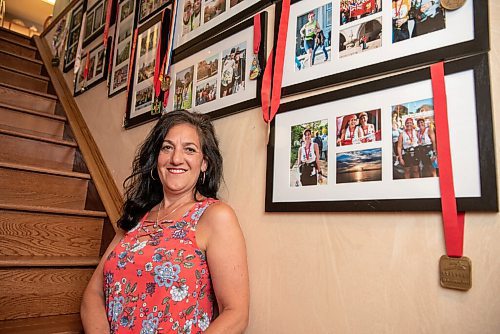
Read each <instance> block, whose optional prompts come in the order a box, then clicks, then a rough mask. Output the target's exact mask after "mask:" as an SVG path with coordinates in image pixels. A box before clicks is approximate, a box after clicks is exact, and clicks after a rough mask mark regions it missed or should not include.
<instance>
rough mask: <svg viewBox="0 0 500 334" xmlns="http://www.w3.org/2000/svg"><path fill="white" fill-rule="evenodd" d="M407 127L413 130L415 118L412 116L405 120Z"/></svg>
mask: <svg viewBox="0 0 500 334" xmlns="http://www.w3.org/2000/svg"><path fill="white" fill-rule="evenodd" d="M405 129H406V130H412V129H413V120H412V119H411V118H408V119H407V120H406V121H405Z"/></svg>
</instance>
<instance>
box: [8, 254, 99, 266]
mask: <svg viewBox="0 0 500 334" xmlns="http://www.w3.org/2000/svg"><path fill="white" fill-rule="evenodd" d="M99 260H100V258H99V256H0V268H14V267H15V268H24V267H26V268H33V267H35V268H37V267H64V268H73V267H91V268H93V267H96V266H97V265H98V264H99Z"/></svg>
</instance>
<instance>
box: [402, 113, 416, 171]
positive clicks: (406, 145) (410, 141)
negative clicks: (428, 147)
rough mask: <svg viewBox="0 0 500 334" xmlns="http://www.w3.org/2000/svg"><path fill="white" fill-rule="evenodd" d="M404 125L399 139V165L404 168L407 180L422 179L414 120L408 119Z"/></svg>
mask: <svg viewBox="0 0 500 334" xmlns="http://www.w3.org/2000/svg"><path fill="white" fill-rule="evenodd" d="M404 124H405V128H404V130H403V132H401V134H400V135H399V138H398V161H399V165H400V166H401V167H403V170H404V178H405V179H409V178H416V177H420V167H419V163H420V161H419V159H418V156H417V146H418V139H417V138H418V137H417V130H416V129H415V124H414V121H413V118H412V117H407V118H406V120H405V122H404Z"/></svg>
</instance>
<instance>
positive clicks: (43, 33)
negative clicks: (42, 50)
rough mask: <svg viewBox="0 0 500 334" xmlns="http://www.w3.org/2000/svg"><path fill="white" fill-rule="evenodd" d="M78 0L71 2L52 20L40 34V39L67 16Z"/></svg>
mask: <svg viewBox="0 0 500 334" xmlns="http://www.w3.org/2000/svg"><path fill="white" fill-rule="evenodd" d="M79 1H80V0H73V1H71V2H70V3H69V4H68V5H67V6H66V8H64V9H63V10H62V12H60V13H59V15H57V17H56V18H55V19H53V20H52V22H51V23H50V24H49V25H48V26H47V28H45V29H43V31H42V33H41V34H40V38H44V37H45V35H47V34H48V32H49V31H50V30H51V29H52V28H54V27H55V25H56V24H57V22H59V21H61V20H62V18H63V17H64V16H65V15H66V14H68V12H69V11H70V10H71V9H73V7H75V5H76V4H77V3H78V2H79Z"/></svg>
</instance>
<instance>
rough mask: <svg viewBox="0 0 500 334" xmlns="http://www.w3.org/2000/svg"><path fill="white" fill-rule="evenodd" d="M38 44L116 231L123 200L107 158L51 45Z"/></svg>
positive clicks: (43, 41)
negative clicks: (79, 106)
mask: <svg viewBox="0 0 500 334" xmlns="http://www.w3.org/2000/svg"><path fill="white" fill-rule="evenodd" d="M34 41H35V44H36V46H37V48H38V52H39V53H40V57H41V58H42V61H43V63H44V65H45V68H46V70H47V73H48V74H49V77H50V80H51V82H52V85H53V86H54V90H55V92H56V94H57V97H58V98H59V101H60V103H61V105H62V106H63V108H64V111H65V112H66V117H67V119H68V123H69V125H70V126H71V129H72V130H73V134H74V135H75V140H76V142H77V143H78V147H79V148H80V151H81V152H82V155H83V158H84V160H85V163H86V164H87V168H88V169H89V172H90V175H91V176H92V179H93V180H94V183H95V186H96V188H97V192H98V193H99V196H100V197H101V200H102V203H103V205H104V208H105V209H106V212H107V214H108V217H109V220H110V221H111V223H113V227H114V228H115V230H116V229H117V227H116V222H117V220H118V218H120V212H121V207H122V203H123V197H122V195H121V193H120V191H119V190H118V187H117V186H116V184H115V182H114V180H113V177H112V175H111V173H110V172H109V170H108V168H107V166H106V164H105V162H104V159H103V158H102V155H101V153H100V151H99V148H98V147H97V144H96V143H95V141H94V138H93V137H92V134H91V132H90V130H89V128H88V127H87V124H86V123H85V120H84V119H83V116H82V114H81V112H80V109H79V108H78V105H77V104H76V101H75V99H74V98H73V94H72V93H71V91H70V89H69V87H68V85H67V83H66V80H65V79H64V77H63V75H62V73H61V70H60V69H59V68H57V67H53V66H52V53H51V51H50V48H49V45H48V44H47V42H46V41H45V39H44V38H40V37H39V36H35V37H34Z"/></svg>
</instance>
